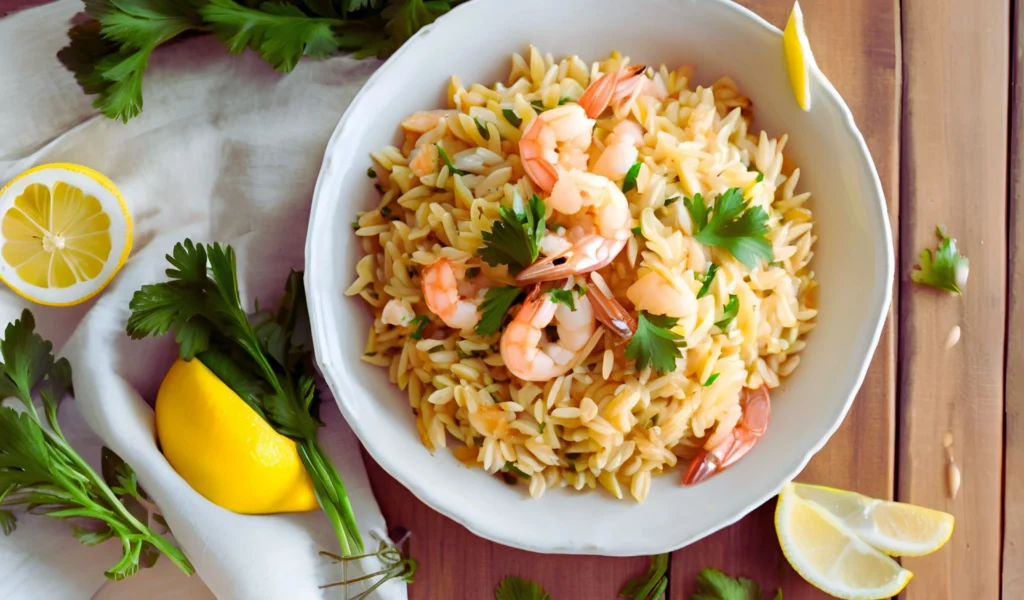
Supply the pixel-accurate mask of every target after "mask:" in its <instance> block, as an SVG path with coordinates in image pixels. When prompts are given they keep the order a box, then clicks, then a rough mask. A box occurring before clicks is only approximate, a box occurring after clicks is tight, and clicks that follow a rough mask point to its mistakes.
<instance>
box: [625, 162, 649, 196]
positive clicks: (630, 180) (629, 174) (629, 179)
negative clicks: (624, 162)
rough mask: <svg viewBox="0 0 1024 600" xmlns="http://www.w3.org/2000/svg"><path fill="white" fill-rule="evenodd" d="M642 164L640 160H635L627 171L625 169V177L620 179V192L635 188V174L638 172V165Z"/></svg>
mask: <svg viewBox="0 0 1024 600" xmlns="http://www.w3.org/2000/svg"><path fill="white" fill-rule="evenodd" d="M643 164H644V163H642V162H640V161H636V162H635V163H633V166H632V167H630V168H629V171H626V178H625V179H624V180H623V181H622V193H626V192H628V191H630V190H635V189H636V176H637V175H639V174H640V166H641V165H643Z"/></svg>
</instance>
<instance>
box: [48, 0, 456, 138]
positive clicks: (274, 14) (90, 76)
mask: <svg viewBox="0 0 1024 600" xmlns="http://www.w3.org/2000/svg"><path fill="white" fill-rule="evenodd" d="M460 1H461V0H391V1H390V2H380V1H376V0H372V1H371V0H348V1H347V2H345V3H344V5H343V6H342V10H340V11H339V10H338V4H339V3H337V2H328V1H326V0H306V1H304V2H297V1H292V0H275V1H268V2H256V1H249V0H242V1H237V2H236V1H235V0H131V1H126V0H89V1H88V2H86V3H85V12H86V15H87V16H88V17H89V19H88V20H86V21H84V22H82V23H79V24H76V25H74V26H73V27H71V29H70V31H68V38H69V39H70V43H69V44H68V46H66V47H65V48H63V49H61V51H60V52H58V54H57V57H58V59H59V60H60V61H61V63H63V64H64V66H65V67H66V68H67V69H68V70H69V71H71V72H72V73H73V74H74V75H75V79H76V80H77V81H78V84H79V86H80V87H81V88H82V91H84V92H85V93H86V94H96V95H97V98H96V100H95V101H94V102H93V106H95V107H96V108H98V109H99V110H100V111H101V112H102V113H103V114H104V115H106V116H107V117H109V118H111V119H121V120H122V121H126V122H127V121H128V120H129V119H131V118H133V117H135V116H136V115H138V114H139V112H141V111H142V77H143V74H144V73H145V70H146V67H147V65H148V63H149V58H150V56H151V55H152V53H153V51H154V50H156V49H157V48H158V47H160V46H162V45H164V44H165V43H167V42H169V41H171V40H173V39H174V38H176V37H178V36H180V35H182V34H187V33H191V34H195V33H205V32H213V33H214V35H216V37H217V38H218V39H219V40H221V41H222V42H223V43H224V44H225V45H226V46H227V47H228V49H229V51H231V52H234V53H239V52H241V51H242V50H244V49H245V48H252V49H253V50H254V51H255V52H257V53H258V54H259V55H260V56H261V57H263V59H264V60H266V61H267V62H268V63H270V64H271V66H273V67H274V68H275V69H277V70H279V71H290V70H292V69H293V68H294V67H295V65H296V63H297V62H298V61H299V59H300V58H302V57H303V56H308V57H311V58H324V57H327V56H330V55H332V54H336V53H338V52H341V51H352V52H354V55H355V56H356V57H357V58H364V57H367V56H374V55H384V54H387V53H389V52H391V51H393V50H395V49H396V48H398V46H400V45H401V44H402V43H403V42H404V41H405V40H407V39H408V38H409V37H410V36H411V35H412V34H413V33H415V32H416V31H417V30H418V29H420V28H421V27H423V26H424V25H427V24H428V23H431V22H433V21H434V20H435V19H436V18H437V17H439V16H440V15H442V14H444V13H445V12H447V11H448V10H449V9H450V8H451V7H452V6H453V5H454V4H458V3H459V2H460ZM350 13H351V14H350ZM350 16H351V17H352V18H349V17H350Z"/></svg>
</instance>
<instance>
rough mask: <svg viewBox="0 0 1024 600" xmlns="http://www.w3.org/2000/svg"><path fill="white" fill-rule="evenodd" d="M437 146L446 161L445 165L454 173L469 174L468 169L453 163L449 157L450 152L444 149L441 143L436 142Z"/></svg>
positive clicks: (442, 158)
mask: <svg viewBox="0 0 1024 600" xmlns="http://www.w3.org/2000/svg"><path fill="white" fill-rule="evenodd" d="M435 146H437V153H438V154H440V155H441V160H442V161H444V164H445V166H446V167H448V170H449V171H450V172H451V174H452V175H469V173H467V172H466V171H463V170H461V169H456V168H455V165H453V164H452V159H450V158H448V153H447V152H445V151H444V148H442V147H441V144H435Z"/></svg>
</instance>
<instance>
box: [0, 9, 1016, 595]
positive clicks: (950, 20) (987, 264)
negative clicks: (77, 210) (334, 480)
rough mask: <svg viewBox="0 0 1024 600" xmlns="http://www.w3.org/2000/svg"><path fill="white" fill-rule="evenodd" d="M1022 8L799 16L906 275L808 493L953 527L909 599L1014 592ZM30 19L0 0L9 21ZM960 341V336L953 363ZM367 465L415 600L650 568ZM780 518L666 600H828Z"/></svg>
mask: <svg viewBox="0 0 1024 600" xmlns="http://www.w3.org/2000/svg"><path fill="white" fill-rule="evenodd" d="M1014 1H1015V0H902V1H899V0H804V2H803V8H804V13H805V18H806V22H807V30H808V34H809V37H810V40H811V44H812V47H814V48H815V49H816V52H817V54H816V57H817V61H818V64H819V66H820V67H821V68H822V70H823V71H824V72H825V73H826V74H828V76H829V77H830V79H831V80H832V82H833V83H834V84H835V86H836V88H838V90H839V91H840V92H841V93H842V95H843V97H844V98H845V99H846V102H847V103H848V104H849V105H850V108H851V109H852V110H853V113H854V115H855V116H856V119H857V123H858V124H859V126H860V128H861V130H862V131H863V132H864V136H865V138H866V139H867V142H868V145H869V146H870V149H871V153H872V156H873V157H874V159H875V164H876V165H877V167H878V172H879V175H880V176H881V179H882V184H883V187H884V189H885V192H886V197H887V198H888V201H889V213H890V217H891V219H892V225H893V233H894V237H895V239H896V243H897V248H896V250H897V255H898V257H899V260H898V270H897V273H898V278H897V282H896V286H895V288H894V298H893V305H892V309H891V312H890V315H889V321H888V325H887V326H886V328H885V330H884V331H883V333H882V338H881V341H880V343H879V347H878V351H877V352H876V354H875V357H874V360H873V362H872V366H871V370H870V371H869V373H868V377H867V379H866V380H865V382H864V385H863V387H862V389H861V391H860V394H859V395H858V396H857V401H856V403H855V404H854V406H853V408H852V409H851V411H850V413H849V415H848V416H847V418H846V421H845V422H844V424H843V426H842V427H841V428H840V429H839V431H838V432H837V433H836V434H835V436H834V437H833V438H832V440H831V441H830V442H829V443H828V445H827V446H825V448H824V449H823V450H822V451H821V452H820V453H818V455H817V456H816V457H815V458H814V460H813V461H811V463H810V465H809V466H808V467H807V469H806V470H805V471H804V472H803V473H802V474H801V476H800V480H802V481H808V482H819V483H824V484H828V485H831V486H836V487H840V488H846V489H852V490H857V491H860V492H863V493H865V494H869V495H872V496H877V497H883V498H892V497H895V498H897V499H899V500H904V501H907V502H913V503H916V504H921V505H924V506H930V507H934V508H938V509H941V510H945V511H949V512H951V513H953V514H954V515H955V516H956V519H957V525H956V531H955V533H954V534H953V538H952V539H951V540H950V542H949V543H948V544H947V546H946V547H945V548H943V549H942V550H941V551H939V552H937V553H935V554H933V555H932V556H929V557H925V558H912V559H905V560H904V561H903V564H904V565H905V566H907V567H908V568H909V569H911V570H912V571H913V572H914V573H915V575H916V576H915V578H914V581H913V582H912V583H911V585H910V587H909V588H907V590H906V591H905V592H904V593H903V597H905V598H906V599H908V600H918V599H920V600H938V599H955V600H968V599H970V600H994V599H997V598H999V597H1000V594H1001V593H1002V597H1003V598H1005V599H1006V600H1010V599H1015V598H1020V597H1022V596H1024V592H1022V591H1021V589H1022V584H1024V470H1022V467H1024V422H1022V421H1021V419H1022V418H1024V264H1022V263H1021V262H1020V260H1015V259H1024V256H1017V252H1018V251H1019V250H1020V249H1022V248H1024V226H1020V225H1024V217H1022V215H1021V212H1020V211H1021V209H1022V208H1024V205H1022V200H1021V196H1022V194H1024V153H1022V152H1021V148H1020V144H1019V139H1020V127H1021V123H1022V122H1024V104H1022V102H1021V100H1020V98H1021V92H1024V83H1021V82H1024V60H1022V59H1024V57H1022V55H1021V44H1020V43H1019V42H1017V43H1015V42H1014V39H1015V38H1014V34H1015V31H1021V26H1022V25H1024V5H1018V6H1017V10H1016V11H1013V12H1011V2H1014ZM741 2H742V4H744V5H746V6H749V7H750V8H752V9H754V10H756V11H757V12H758V13H760V14H761V15H763V16H764V17H765V18H767V19H768V20H769V21H771V22H773V23H775V24H776V25H779V26H782V25H783V24H784V23H785V19H786V17H787V16H788V14H789V11H790V8H791V0H741ZM39 3H41V0H0V15H3V14H4V13H6V12H9V11H13V10H15V9H18V8H22V7H25V6H30V5H34V4H39ZM1011 17H1012V18H1013V22H1011ZM1014 25H1015V26H1014ZM1011 74H1015V75H1016V77H1015V79H1016V81H1017V84H1016V86H1015V89H1013V90H1011V86H1010V75H1011ZM1011 93H1012V94H1013V96H1014V97H1016V98H1018V100H1017V101H1016V102H1014V103H1013V104H1011V103H1010V99H1011ZM1011 106H1014V107H1015V108H1014V110H1012V111H1011V110H1010V107H1011ZM940 223H942V224H946V225H947V226H948V229H949V232H950V234H951V235H953V236H955V237H956V238H957V240H958V241H959V243H960V246H961V248H962V250H963V252H964V253H965V254H966V255H967V256H969V257H970V259H971V273H970V281H969V283H968V285H967V287H966V293H965V295H964V297H963V298H956V297H952V296H950V295H948V294H944V293H939V292H936V291H933V290H931V289H930V288H924V287H921V286H918V285H916V284H912V283H911V281H910V276H909V274H910V269H911V267H912V266H913V265H914V264H916V263H917V260H918V255H919V253H920V251H921V250H922V249H923V248H925V247H932V246H934V243H935V239H934V233H933V232H934V228H935V226H936V225H937V224H940ZM955 325H959V326H960V327H961V329H962V332H963V335H962V339H961V341H960V343H959V344H958V345H956V346H955V347H953V348H952V349H948V350H947V349H946V340H947V336H948V335H949V332H950V330H951V328H952V327H953V326H955ZM1004 414H1005V419H1004ZM947 432H952V437H953V440H954V446H953V453H954V456H955V460H956V462H957V464H958V465H959V467H960V469H961V471H962V474H963V482H962V484H961V487H960V492H959V494H958V496H957V497H956V499H955V500H951V499H950V498H949V497H948V494H947V490H946V475H945V473H946V460H947V459H946V452H945V449H944V448H943V444H942V442H943V438H944V436H945V435H946V433H947ZM1004 441H1005V444H1004ZM368 463H370V472H371V477H372V480H373V483H374V490H375V492H376V495H377V498H378V500H379V501H380V503H381V506H382V508H383V511H384V514H385V516H386V517H387V519H388V522H389V523H390V524H391V525H393V526H396V527H403V528H406V529H408V530H411V531H413V532H414V535H413V537H412V541H411V550H412V554H413V556H415V557H416V558H417V559H419V560H420V564H421V569H420V571H419V572H418V574H417V581H416V583H415V584H414V585H412V586H411V588H410V596H411V598H412V599H413V600H485V599H488V598H493V597H494V594H493V590H494V588H495V586H496V585H497V583H498V582H499V581H500V580H501V578H502V577H504V576H505V575H509V574H517V575H522V576H524V577H528V578H530V579H533V580H535V581H538V582H540V583H542V584H543V586H544V587H545V588H546V589H547V590H548V591H549V592H550V593H551V595H552V597H553V598H554V599H555V600H602V599H609V600H610V599H612V598H615V596H616V594H617V592H618V590H619V588H620V586H621V585H622V584H623V583H624V582H625V581H626V580H627V579H629V578H630V577H633V576H635V575H637V574H639V573H642V572H643V571H644V570H645V569H646V568H647V565H648V560H647V559H646V558H643V557H638V558H600V557H578V556H577V557H574V556H545V555H539V554H531V553H528V552H523V551H519V550H513V549H510V548H506V547H503V546H499V545H497V544H493V543H490V542H487V541H485V540H483V539H480V538H478V537H476V536H474V535H473V534H471V533H469V532H468V531H467V530H465V529H464V528H462V527H461V526H459V525H457V524H456V523H454V522H453V521H451V520H449V519H447V518H445V517H442V516H441V515H439V514H438V513H436V512H434V511H433V510H431V509H429V508H427V507H426V506H425V505H423V504H422V503H420V502H419V501H417V500H416V499H415V498H414V497H413V496H412V494H410V493H409V492H408V491H406V490H405V489H404V488H403V487H402V486H401V485H399V484H398V483H397V482H395V481H394V480H393V479H391V478H390V477H389V476H388V475H386V474H385V473H384V472H383V471H382V470H381V469H380V468H379V467H377V466H376V465H374V464H373V463H372V461H369V460H368ZM773 508H774V502H770V503H768V504H767V505H765V506H762V507H761V508H759V509H758V510H756V511H754V512H753V513H752V514H751V515H749V516H748V517H747V518H745V519H743V520H742V521H741V522H740V523H738V524H736V525H734V526H732V527H730V528H728V529H726V530H724V531H721V532H719V533H717V534H715V535H713V536H711V537H709V538H707V539H705V540H702V541H700V542H698V543H696V544H693V545H691V546H689V547H687V548H684V549H682V550H679V551H676V552H674V553H673V554H672V556H671V581H670V585H669V593H668V598H670V599H671V600H684V599H685V598H687V597H688V595H689V593H691V592H692V591H693V581H694V575H695V574H696V573H697V572H698V571H699V570H700V569H701V568H703V567H717V568H719V569H721V570H723V571H725V572H726V573H730V574H733V575H744V576H747V577H750V578H752V579H754V580H756V581H758V582H759V583H760V584H761V585H762V586H764V587H765V589H766V590H767V589H774V588H776V587H779V586H781V587H782V588H783V590H784V593H785V598H786V600H801V599H807V598H822V597H826V596H825V594H823V593H822V592H819V591H817V590H816V589H814V588H813V587H811V586H810V585H808V584H807V583H805V582H804V581H803V580H802V579H801V578H800V577H799V576H798V575H797V574H796V573H794V572H793V570H792V569H791V568H790V567H789V565H788V564H787V563H786V561H785V559H784V558H783V557H782V555H781V553H780V552H779V549H778V543H777V541H776V538H775V531H774V527H773V525H772V511H773ZM680 510H686V507H680Z"/></svg>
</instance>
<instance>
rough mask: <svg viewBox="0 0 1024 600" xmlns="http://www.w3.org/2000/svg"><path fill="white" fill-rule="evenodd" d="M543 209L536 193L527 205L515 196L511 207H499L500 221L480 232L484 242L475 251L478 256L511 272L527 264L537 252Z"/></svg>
mask: <svg viewBox="0 0 1024 600" xmlns="http://www.w3.org/2000/svg"><path fill="white" fill-rule="evenodd" d="M545 210H546V209H545V207H544V201H543V200H541V199H540V196H538V195H537V194H534V195H533V197H532V198H530V202H529V204H528V205H526V206H524V205H523V201H522V199H521V198H520V197H519V196H518V195H516V197H515V198H514V199H513V201H512V209H511V210H509V209H507V208H505V207H504V206H502V207H500V208H499V209H498V213H499V215H500V220H498V221H495V222H494V226H493V227H492V228H491V230H490V231H485V232H483V239H484V245H483V247H481V248H480V250H479V252H478V254H479V255H480V257H481V258H483V259H484V262H486V263H487V264H489V265H491V266H492V267H496V266H498V265H508V270H509V272H510V273H512V274H513V275H515V274H516V273H519V271H522V270H523V269H525V268H526V267H528V266H530V265H531V264H532V263H533V261H535V260H537V256H538V255H540V240H541V238H542V237H544V232H545V221H544V212H545Z"/></svg>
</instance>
